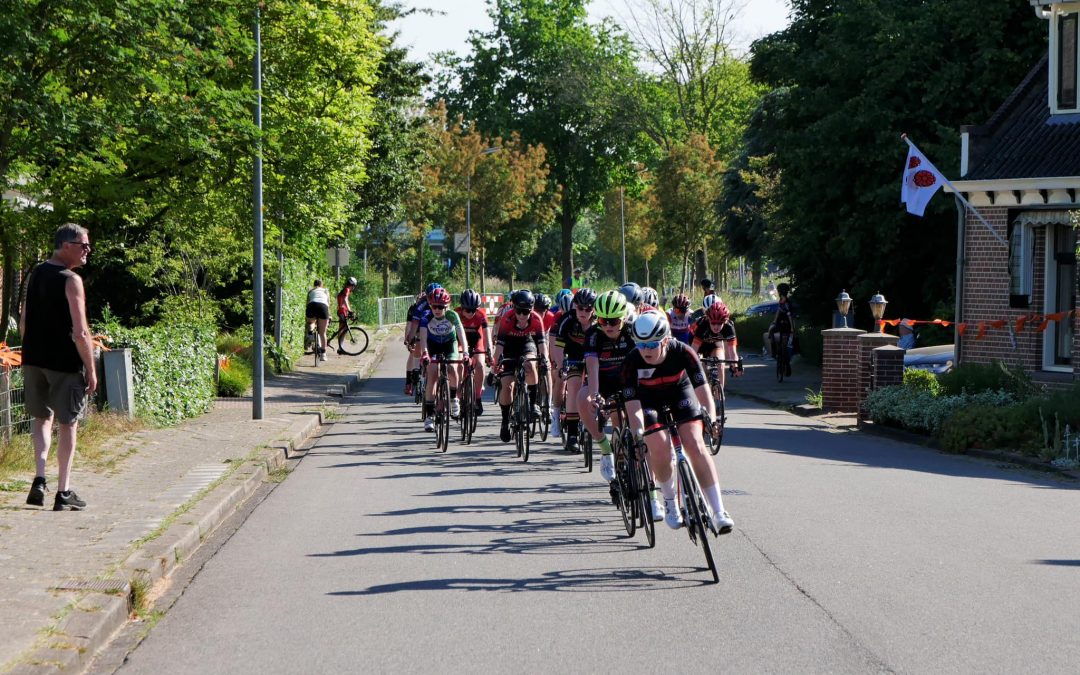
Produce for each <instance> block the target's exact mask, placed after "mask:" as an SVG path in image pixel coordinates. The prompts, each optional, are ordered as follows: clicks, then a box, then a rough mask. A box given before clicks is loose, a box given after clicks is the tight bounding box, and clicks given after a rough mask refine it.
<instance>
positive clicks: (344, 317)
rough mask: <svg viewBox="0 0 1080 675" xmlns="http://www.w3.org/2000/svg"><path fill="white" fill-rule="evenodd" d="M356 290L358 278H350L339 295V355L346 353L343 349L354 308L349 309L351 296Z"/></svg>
mask: <svg viewBox="0 0 1080 675" xmlns="http://www.w3.org/2000/svg"><path fill="white" fill-rule="evenodd" d="M354 288H356V277H349V278H348V279H347V280H346V281H345V286H344V287H343V288H342V289H341V292H340V293H338V294H337V316H338V339H337V353H338V354H344V353H345V350H344V349H342V345H343V343H344V342H345V336H346V335H347V334H348V330H349V315H350V314H352V308H350V307H349V296H350V295H351V294H352V292H353V289H354Z"/></svg>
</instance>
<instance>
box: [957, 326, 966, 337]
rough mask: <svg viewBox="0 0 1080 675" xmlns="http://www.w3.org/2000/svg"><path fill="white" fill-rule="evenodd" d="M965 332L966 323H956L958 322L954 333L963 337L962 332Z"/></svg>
mask: <svg viewBox="0 0 1080 675" xmlns="http://www.w3.org/2000/svg"><path fill="white" fill-rule="evenodd" d="M966 332H967V324H966V323H958V324H956V334H957V335H959V336H960V337H964V333H966Z"/></svg>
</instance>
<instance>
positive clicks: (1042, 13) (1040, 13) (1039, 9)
mask: <svg viewBox="0 0 1080 675" xmlns="http://www.w3.org/2000/svg"><path fill="white" fill-rule="evenodd" d="M1031 8H1032V9H1033V10H1035V16H1037V17H1038V18H1040V19H1042V20H1044V21H1046V20H1048V19H1049V18H1050V16H1051V15H1052V14H1053V12H1052V11H1050V10H1049V9H1046V8H1045V7H1043V6H1042V5H1033V6H1032V7H1031Z"/></svg>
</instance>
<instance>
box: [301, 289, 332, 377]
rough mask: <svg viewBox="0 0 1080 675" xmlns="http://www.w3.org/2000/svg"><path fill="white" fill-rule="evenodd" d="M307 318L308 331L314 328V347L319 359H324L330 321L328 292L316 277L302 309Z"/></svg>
mask: <svg viewBox="0 0 1080 675" xmlns="http://www.w3.org/2000/svg"><path fill="white" fill-rule="evenodd" d="M304 316H305V317H306V318H307V324H308V332H309V333H310V332H311V331H312V329H313V328H314V330H315V349H317V350H318V352H319V360H320V361H325V360H326V326H327V325H328V324H329V323H330V292H329V291H327V290H326V289H325V288H324V287H323V285H322V280H321V279H316V280H315V284H314V287H313V288H312V289H311V290H310V291H308V294H307V308H306V309H305V310H304Z"/></svg>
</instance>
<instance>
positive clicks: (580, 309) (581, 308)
mask: <svg viewBox="0 0 1080 675" xmlns="http://www.w3.org/2000/svg"><path fill="white" fill-rule="evenodd" d="M577 311H579V312H591V311H593V306H592V305H587V306H585V307H582V306H580V305H578V308H577Z"/></svg>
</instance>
